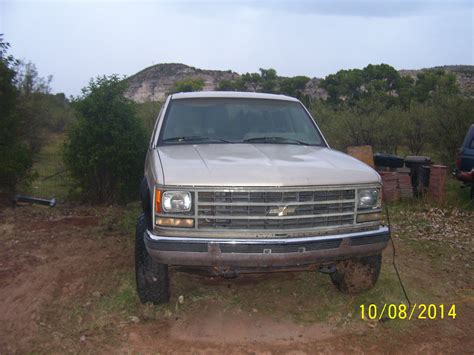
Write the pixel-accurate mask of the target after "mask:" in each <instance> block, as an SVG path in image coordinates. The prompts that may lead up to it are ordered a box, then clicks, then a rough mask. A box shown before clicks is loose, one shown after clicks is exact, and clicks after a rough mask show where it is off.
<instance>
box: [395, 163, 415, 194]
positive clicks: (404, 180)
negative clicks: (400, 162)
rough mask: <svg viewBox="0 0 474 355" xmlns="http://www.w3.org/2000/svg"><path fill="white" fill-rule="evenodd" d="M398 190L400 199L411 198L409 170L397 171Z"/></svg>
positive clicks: (411, 187) (411, 189)
mask: <svg viewBox="0 0 474 355" xmlns="http://www.w3.org/2000/svg"><path fill="white" fill-rule="evenodd" d="M397 176H398V188H399V189H400V197H401V198H412V197H413V186H412V185H411V176H410V169H406V168H400V169H397Z"/></svg>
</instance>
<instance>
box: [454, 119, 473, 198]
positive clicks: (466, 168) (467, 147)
mask: <svg viewBox="0 0 474 355" xmlns="http://www.w3.org/2000/svg"><path fill="white" fill-rule="evenodd" d="M454 174H455V176H456V177H457V178H458V179H459V180H460V181H462V182H463V183H464V184H466V185H467V186H469V185H470V186H471V199H473V198H474V124H473V125H471V127H470V128H469V129H468V131H467V133H466V137H465V138H464V142H463V144H462V147H461V149H460V150H459V153H458V156H457V159H456V169H455V172H454Z"/></svg>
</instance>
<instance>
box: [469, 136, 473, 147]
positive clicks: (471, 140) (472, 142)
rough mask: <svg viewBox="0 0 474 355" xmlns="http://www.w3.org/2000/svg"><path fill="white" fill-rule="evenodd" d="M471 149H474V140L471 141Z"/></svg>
mask: <svg viewBox="0 0 474 355" xmlns="http://www.w3.org/2000/svg"><path fill="white" fill-rule="evenodd" d="M469 149H474V138H472V139H471V145H470V146H469Z"/></svg>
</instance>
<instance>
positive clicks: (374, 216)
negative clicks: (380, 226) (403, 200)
mask: <svg viewBox="0 0 474 355" xmlns="http://www.w3.org/2000/svg"><path fill="white" fill-rule="evenodd" d="M381 218H382V214H381V213H380V212H374V213H363V214H359V215H357V223H364V222H374V221H380V220H381Z"/></svg>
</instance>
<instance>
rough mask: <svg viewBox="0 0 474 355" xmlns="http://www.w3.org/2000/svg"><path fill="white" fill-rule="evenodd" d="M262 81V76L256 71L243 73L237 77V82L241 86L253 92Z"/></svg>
mask: <svg viewBox="0 0 474 355" xmlns="http://www.w3.org/2000/svg"><path fill="white" fill-rule="evenodd" d="M261 81H262V77H261V76H260V74H258V73H245V74H243V75H242V76H240V78H239V82H240V85H239V86H241V87H243V88H248V87H250V90H252V91H253V92H256V91H257V89H258V87H259V86H260V83H261Z"/></svg>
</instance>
